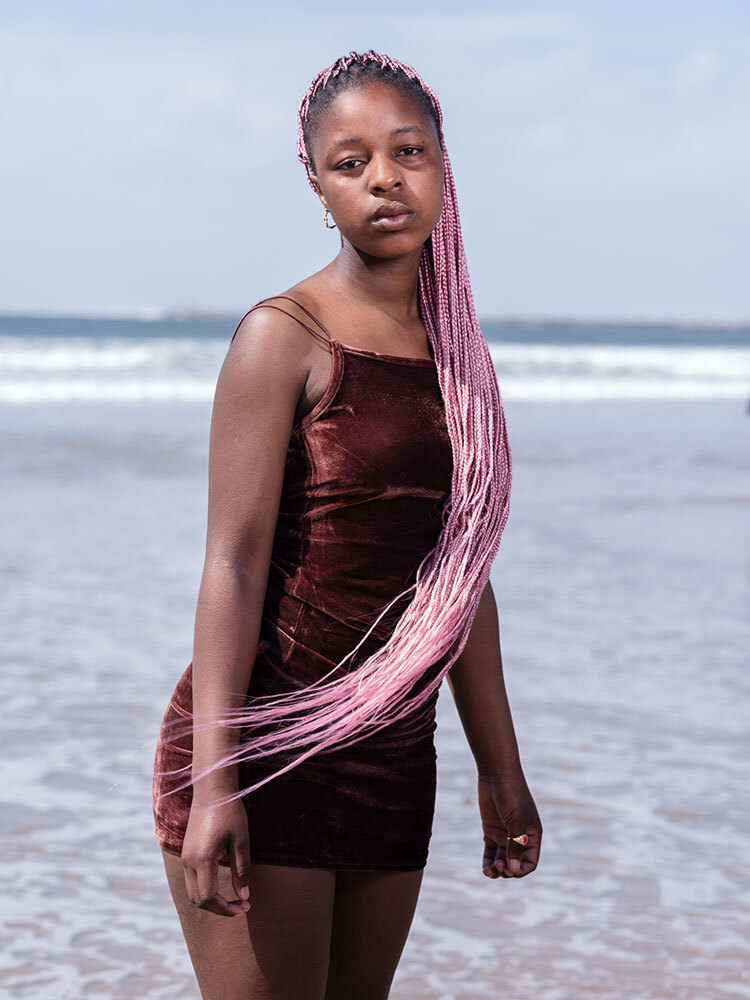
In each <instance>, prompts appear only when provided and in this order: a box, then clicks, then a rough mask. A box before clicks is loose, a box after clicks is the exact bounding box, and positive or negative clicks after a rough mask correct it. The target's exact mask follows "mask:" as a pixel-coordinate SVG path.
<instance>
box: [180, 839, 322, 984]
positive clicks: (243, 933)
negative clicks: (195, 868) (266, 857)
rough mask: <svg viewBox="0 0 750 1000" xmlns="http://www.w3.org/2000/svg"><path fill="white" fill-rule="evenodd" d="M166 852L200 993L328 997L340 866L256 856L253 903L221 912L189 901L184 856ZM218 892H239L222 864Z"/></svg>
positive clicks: (230, 894)
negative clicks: (239, 912)
mask: <svg viewBox="0 0 750 1000" xmlns="http://www.w3.org/2000/svg"><path fill="white" fill-rule="evenodd" d="M162 857H163V858H164V867H165V869H166V872H167V880H168V882H169V889H170V892H171V894H172V899H173V900H174V904H175V907H176V908H177V913H178V916H179V918H180V924H181V926H182V932H183V934H184V936H185V943H186V944H187V948H188V952H189V954H190V960H191V962H192V963H193V969H194V970H195V975H196V978H197V980H198V986H199V987H200V991H201V997H202V998H203V1000H250V998H252V1000H299V997H300V996H304V997H309V998H310V1000H323V997H324V995H325V984H326V977H327V974H328V962H329V955H330V946H331V920H332V915H333V900H334V890H335V885H336V874H335V872H333V871H328V870H326V869H322V868H292V867H287V866H285V865H263V864H253V863H252V861H251V866H250V904H251V905H250V910H249V911H248V913H247V914H246V916H238V917H222V916H219V915H218V914H216V913H209V912H208V911H207V910H201V909H199V908H198V907H197V906H195V905H194V904H193V903H191V902H190V899H189V898H188V895H187V891H186V889H185V876H184V869H183V867H182V861H181V860H180V858H178V857H177V856H176V855H174V854H169V853H168V852H166V851H162ZM219 892H220V893H222V894H223V895H224V896H226V897H227V898H228V899H231V898H234V896H235V893H234V892H233V890H232V884H231V875H230V870H229V868H225V867H223V866H219Z"/></svg>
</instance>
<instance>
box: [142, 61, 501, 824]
mask: <svg viewBox="0 0 750 1000" xmlns="http://www.w3.org/2000/svg"><path fill="white" fill-rule="evenodd" d="M371 79H378V80H383V81H387V82H389V83H393V85H394V86H397V87H399V88H402V89H407V88H408V92H409V93H412V92H413V93H415V94H417V95H421V96H419V97H418V99H419V100H420V101H428V102H429V106H430V109H431V114H432V115H433V117H434V119H435V121H436V123H437V125H438V134H439V136H440V140H441V146H442V148H443V155H444V161H445V194H444V201H443V210H442V213H441V215H440V218H439V220H438V223H437V225H436V227H435V229H434V230H433V232H432V234H431V235H430V237H429V238H428V240H427V241H426V242H425V244H424V247H423V250H422V256H421V259H420V266H419V302H420V308H421V315H422V320H423V322H424V325H425V329H426V331H427V335H428V338H429V340H430V342H431V345H432V349H433V354H434V358H435V364H436V368H437V374H438V379H439V384H440V389H441V393H442V397H443V402H444V405H445V414H446V423H447V428H448V433H449V435H450V440H451V445H452V450H453V474H452V480H451V494H450V496H449V498H448V500H447V501H446V504H445V506H444V509H443V526H442V529H441V532H440V535H439V537H438V540H437V543H436V545H435V547H434V548H433V549H432V550H431V551H430V552H429V553H428V554H427V556H425V558H424V559H423V560H422V562H421V563H420V565H419V567H418V570H417V573H416V580H415V583H414V584H412V586H410V587H407V588H406V589H405V590H403V591H401V593H399V594H397V595H396V596H395V597H394V598H393V600H392V601H391V602H390V603H389V604H388V605H387V606H386V607H385V608H384V609H383V610H382V611H381V613H380V615H379V616H378V618H377V619H376V621H375V622H373V625H375V624H377V622H378V621H380V619H381V618H382V617H383V615H385V614H386V613H387V612H388V610H389V608H390V607H391V605H392V604H394V603H396V601H399V599H400V598H402V597H404V596H405V595H406V594H408V593H410V592H413V596H412V598H411V600H410V602H409V604H408V605H407V607H406V610H405V611H404V612H403V614H402V616H401V617H400V618H399V620H398V622H397V624H396V627H395V629H394V630H393V632H392V634H391V636H390V638H389V639H388V640H387V641H386V642H385V643H384V644H383V645H381V646H380V647H379V648H378V649H377V651H376V652H375V653H373V654H372V655H371V656H370V657H369V658H368V659H365V660H364V661H363V662H362V663H361V664H360V665H359V666H357V668H356V670H350V671H349V672H345V673H344V674H343V676H339V677H336V678H334V679H332V680H329V679H328V678H329V677H330V675H331V674H334V673H335V672H337V671H338V670H339V668H340V667H341V666H342V665H343V664H344V663H345V662H346V661H347V660H348V659H349V657H351V656H352V655H353V654H354V653H356V652H357V650H358V649H359V646H360V645H361V643H362V642H364V641H365V639H366V638H367V636H368V635H369V631H368V633H367V634H366V635H365V636H364V637H363V639H362V640H361V641H360V643H358V644H357V646H356V647H355V648H354V649H353V650H351V652H350V653H348V654H347V655H346V656H345V657H344V658H343V660H341V661H340V662H339V663H338V664H337V665H336V667H334V668H333V669H332V670H331V671H329V673H328V674H326V675H324V676H323V677H321V678H320V679H319V680H317V681H316V682H315V683H314V684H311V685H309V686H307V687H305V688H303V689H301V690H294V691H291V692H288V693H287V692H285V693H283V694H274V695H257V696H252V697H251V696H248V697H247V698H246V704H245V706H244V707H242V708H230V709H227V710H226V712H224V713H222V714H221V715H220V716H216V715H214V716H211V717H203V718H200V719H199V718H193V719H192V720H187V719H175V720H174V722H173V723H171V724H169V725H167V726H166V727H165V728H166V729H167V730H169V734H168V735H166V736H165V737H164V740H165V741H172V740H174V739H175V738H176V737H178V736H179V735H184V733H185V731H186V730H187V731H192V732H198V731H201V730H203V729H207V728H210V727H213V726H229V727H237V728H239V729H241V738H240V739H239V741H238V742H237V745H236V747H235V749H233V750H232V751H231V752H229V753H227V754H226V755H224V756H223V757H222V758H221V759H220V760H218V761H217V762H215V763H214V764H212V765H209V766H206V767H204V768H202V769H200V770H199V772H198V773H195V769H193V774H192V780H199V779H200V778H201V777H203V776H205V775H207V774H209V773H211V772H212V771H214V770H218V769H219V768H223V767H226V766H227V765H231V764H239V763H240V762H242V761H260V760H262V759H263V760H265V761H266V762H269V761H272V762H273V764H274V766H275V764H276V763H277V762H278V763H279V764H280V765H281V766H279V767H278V768H276V769H275V770H273V771H272V773H270V774H266V776H265V777H263V778H262V780H259V781H257V782H256V783H255V784H253V785H249V786H248V787H246V788H242V789H240V790H239V791H238V792H236V793H235V794H231V795H227V796H225V797H223V798H221V799H216V800H215V801H214V802H212V803H211V804H210V805H221V804H225V803H228V802H231V801H233V800H235V799H238V798H240V797H242V796H243V795H247V794H248V793H250V792H252V791H254V790H255V789H256V788H258V787H260V786H261V785H263V784H265V782H266V781H270V780H271V779H272V778H274V777H276V776H277V775H279V774H282V773H284V772H285V771H288V770H290V769H291V768H293V767H295V766H296V765H297V764H299V763H301V762H302V761H304V760H305V759H307V758H308V757H310V756H311V755H313V754H314V753H319V752H326V751H328V750H333V749H339V748H343V747H346V746H350V745H351V744H353V743H356V742H358V741H359V740H361V739H363V738H364V737H365V736H368V735H371V734H373V733H375V732H378V731H379V730H381V729H383V728H384V727H385V726H387V725H389V724H390V723H395V722H397V721H398V720H400V719H402V718H404V717H405V716H407V715H408V714H410V713H411V712H413V711H418V710H419V708H420V706H422V705H423V704H424V703H425V702H426V701H427V699H428V698H429V697H430V696H431V694H432V693H433V692H434V691H435V689H436V688H438V687H439V686H440V684H441V682H442V680H443V677H444V676H445V674H446V673H447V672H448V670H449V669H450V667H451V666H452V665H453V663H454V662H455V661H456V659H457V658H458V657H459V656H460V654H461V652H462V650H463V648H464V646H465V645H466V641H467V639H468V637H469V632H470V630H471V625H472V622H473V620H474V616H475V614H476V610H477V607H478V604H479V600H480V598H481V596H482V593H483V591H484V588H485V586H486V584H487V581H488V579H489V575H490V569H491V566H492V562H493V559H494V557H495V555H496V554H497V550H498V548H499V545H500V538H501V535H502V532H503V528H504V527H505V524H506V521H507V518H508V512H509V505H510V486H511V475H512V467H511V454H510V447H509V444H508V436H507V428H506V421H505V413H504V410H503V404H502V399H501V395H500V390H499V387H498V383H497V375H496V373H495V368H494V365H493V362H492V357H491V355H490V351H489V348H488V346H487V343H486V341H485V339H484V336H483V335H482V331H481V329H480V327H479V323H478V321H477V317H476V313H475V309H474V300H473V295H472V290H471V284H470V281H469V273H468V269H467V266H466V258H465V256H464V248H463V240H462V236H461V225H460V222H459V215H458V204H457V201H456V190H455V186H454V183H453V173H452V170H451V165H450V161H449V159H448V154H447V152H446V151H445V144H444V142H443V134H442V128H443V116H442V111H441V108H440V104H439V103H438V100H437V97H436V96H435V94H434V93H433V91H432V90H431V89H430V87H428V85H427V84H426V83H425V82H424V81H423V80H422V78H421V77H420V76H419V75H418V74H417V72H416V70H414V69H413V68H412V67H411V66H409V65H407V64H406V63H403V62H400V61H399V60H396V59H392V58H390V57H389V56H386V55H382V54H379V53H377V52H374V51H372V50H370V51H369V52H366V53H364V54H358V53H356V52H351V53H350V54H349V55H348V56H343V57H342V58H341V59H338V60H337V61H336V62H335V63H333V65H331V66H329V67H328V69H326V70H324V71H323V72H321V73H320V74H319V75H318V76H316V77H315V79H314V80H313V82H312V84H311V85H310V88H309V89H308V91H307V93H306V94H305V95H304V97H303V98H302V102H301V103H300V106H299V111H298V154H299V159H300V160H301V161H302V163H303V164H304V166H305V170H306V172H307V176H308V180H310V173H311V172H312V171H313V165H312V160H311V158H310V155H309V152H308V146H307V139H306V136H307V137H308V138H309V135H310V133H311V131H312V130H314V128H315V123H316V121H319V120H320V116H321V115H322V114H323V113H324V112H325V109H326V107H328V106H329V104H330V102H331V101H332V100H333V98H334V97H335V95H336V94H337V93H340V91H341V89H343V88H345V87H346V86H356V85H357V83H358V82H362V81H367V80H371ZM310 184H311V186H313V189H314V185H313V183H312V181H311V180H310ZM441 660H442V661H443V662H442V664H440V663H439V662H438V661H441ZM436 666H437V667H438V669H437V670H435V667H436ZM175 730H179V732H176V731H175ZM190 766H191V765H189V764H188V765H186V766H185V767H184V768H179V769H177V770H176V771H164V772H161V773H163V774H165V775H175V774H178V773H181V772H185V771H188V772H189V771H190ZM190 783H191V776H190V774H189V773H188V774H187V776H186V778H185V780H184V782H182V783H180V784H179V785H178V786H177V787H175V788H172V789H171V790H170V791H169V792H167V793H164V794H172V793H173V792H175V791H179V790H181V789H182V788H185V787H186V786H187V785H189V784H190ZM209 807H210V806H209ZM204 808H207V807H204Z"/></svg>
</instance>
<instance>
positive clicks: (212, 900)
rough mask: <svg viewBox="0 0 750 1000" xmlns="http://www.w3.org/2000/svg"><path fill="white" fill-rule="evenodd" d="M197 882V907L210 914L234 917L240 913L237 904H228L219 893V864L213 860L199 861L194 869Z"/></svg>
mask: <svg viewBox="0 0 750 1000" xmlns="http://www.w3.org/2000/svg"><path fill="white" fill-rule="evenodd" d="M195 873H196V878H197V882H198V899H197V906H198V907H199V909H201V910H208V911H209V912H210V913H218V914H220V915H224V916H234V915H235V914H236V913H241V912H242V909H241V907H240V905H239V904H238V903H236V902H235V903H229V902H227V900H226V898H225V897H224V896H222V895H221V893H220V892H219V863H218V861H215V860H203V861H199V862H198V864H197V865H196V869H195Z"/></svg>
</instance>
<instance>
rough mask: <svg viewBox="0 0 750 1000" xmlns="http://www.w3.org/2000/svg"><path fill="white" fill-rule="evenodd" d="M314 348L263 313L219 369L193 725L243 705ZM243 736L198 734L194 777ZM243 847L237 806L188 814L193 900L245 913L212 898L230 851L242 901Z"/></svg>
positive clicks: (222, 779) (209, 788)
mask: <svg viewBox="0 0 750 1000" xmlns="http://www.w3.org/2000/svg"><path fill="white" fill-rule="evenodd" d="M315 349H320V348H316V347H315V346H314V341H313V338H312V337H310V336H309V335H308V334H306V333H305V331H304V330H303V329H302V327H300V326H299V324H297V323H296V322H295V321H294V320H292V319H290V318H289V317H287V316H285V315H283V314H281V313H279V312H278V311H276V310H271V309H258V310H255V311H254V312H252V313H250V314H249V315H248V316H246V317H245V318H244V319H243V321H242V323H241V324H240V326H239V329H238V330H237V333H236V335H235V337H234V339H233V341H232V343H231V344H230V346H229V349H228V351H227V355H226V358H225V359H224V363H223V365H222V368H221V371H220V373H219V377H218V380H217V384H216V392H215V395H214V402H213V412H212V418H211V432H210V443H209V470H208V471H209V488H208V524H207V539H206V555H205V564H204V569H203V575H202V578H201V584H200V590H199V594H198V603H197V609H196V618H195V634H194V642H193V716H194V719H195V720H196V721H199V720H200V718H202V717H207V716H212V715H216V714H218V713H223V712H225V710H226V709H228V708H237V707H242V706H243V705H244V704H245V696H246V693H247V690H248V687H249V683H250V677H251V673H252V667H253V662H254V660H255V655H256V651H257V645H258V639H259V636H260V626H261V616H262V613H263V606H264V602H265V594H266V587H267V583H268V574H269V567H270V561H271V550H272V546H273V539H274V533H275V529H276V522H277V519H278V513H279V503H280V500H281V489H282V484H283V480H284V471H285V465H286V456H287V451H288V447H289V439H290V435H291V432H292V427H293V424H294V419H295V413H296V410H297V406H298V402H299V400H300V398H301V396H302V395H303V393H304V390H305V385H306V382H307V379H308V376H309V373H310V369H311V364H312V358H313V351H314V350H315ZM228 692H232V693H228ZM238 739H239V731H238V729H236V728H234V727H233V728H231V729H230V728H228V727H225V726H221V727H215V728H211V729H207V730H203V731H198V732H195V733H194V734H193V773H194V774H199V773H200V772H201V770H202V769H203V768H205V767H207V766H208V765H211V764H213V763H215V762H216V761H218V760H219V759H220V758H221V757H223V756H224V755H225V754H226V753H227V752H228V751H229V750H230V749H232V748H233V747H236V745H237V741H238ZM237 790H238V784H237V767H236V765H232V766H228V767H225V768H222V769H219V770H215V771H213V772H212V773H211V774H209V775H207V776H205V777H203V778H199V779H198V780H196V781H195V782H194V787H193V803H194V804H196V805H199V806H206V805H208V804H209V803H210V802H211V801H213V800H214V799H216V798H219V797H222V796H223V795H225V794H227V793H231V792H236V791H237ZM247 840H248V838H247V814H246V812H245V809H244V806H243V804H242V801H241V800H240V799H237V800H235V801H234V802H231V803H229V804H228V805H225V806H217V807H214V808H211V809H191V814H190V819H189V822H188V829H187V831H186V834H185V843H184V845H183V851H182V861H183V865H184V867H185V880H186V885H187V890H188V894H189V896H190V898H191V900H192V901H193V903H195V904H196V905H198V906H200V907H201V908H203V909H208V910H211V911H212V912H215V913H222V914H224V915H227V916H235V915H237V914H238V913H241V912H244V910H245V909H246V908H247V907H246V904H245V905H244V906H243V905H242V904H241V903H240V902H239V899H238V901H237V902H236V903H227V901H226V900H225V899H224V897H223V896H220V895H218V894H217V889H218V861H219V859H220V858H221V857H222V856H224V854H225V853H226V854H227V855H228V856H229V858H230V860H231V862H232V875H233V882H234V888H235V891H236V892H237V894H238V897H243V896H245V893H246V892H247V890H246V889H244V890H243V887H245V886H247V882H248V875H249V863H250V856H249V853H250V852H249V845H248V843H247Z"/></svg>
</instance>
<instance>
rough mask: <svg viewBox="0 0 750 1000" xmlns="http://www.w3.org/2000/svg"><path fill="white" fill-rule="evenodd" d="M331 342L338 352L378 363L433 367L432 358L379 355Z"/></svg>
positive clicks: (336, 341)
mask: <svg viewBox="0 0 750 1000" xmlns="http://www.w3.org/2000/svg"><path fill="white" fill-rule="evenodd" d="M331 342H332V343H334V344H336V346H337V347H338V348H340V350H342V351H344V352H346V353H347V354H361V355H363V356H364V357H367V358H376V359H377V360H379V361H393V362H395V363H396V364H399V365H434V364H435V359H434V358H405V357H403V356H402V355H400V354H381V353H380V352H379V351H366V350H365V349H364V348H363V347H350V346H349V345H348V344H342V343H341V341H340V340H336V339H335V337H331Z"/></svg>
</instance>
